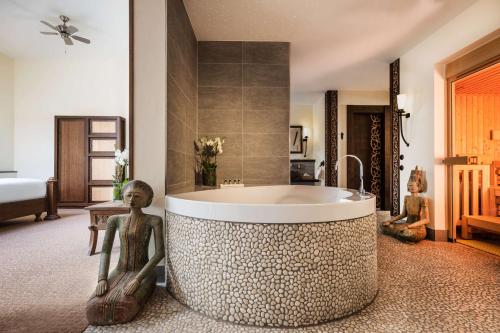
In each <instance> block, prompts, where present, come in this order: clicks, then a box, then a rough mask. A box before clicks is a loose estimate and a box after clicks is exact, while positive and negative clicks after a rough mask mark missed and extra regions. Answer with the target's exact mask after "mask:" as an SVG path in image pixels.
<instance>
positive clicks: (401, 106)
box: [397, 94, 408, 110]
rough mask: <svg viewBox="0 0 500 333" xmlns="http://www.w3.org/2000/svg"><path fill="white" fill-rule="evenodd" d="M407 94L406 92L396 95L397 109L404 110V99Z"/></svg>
mask: <svg viewBox="0 0 500 333" xmlns="http://www.w3.org/2000/svg"><path fill="white" fill-rule="evenodd" d="M407 97H408V96H407V95H406V94H399V95H398V96H397V99H398V109H399V110H405V109H406V106H407V105H406V100H407Z"/></svg>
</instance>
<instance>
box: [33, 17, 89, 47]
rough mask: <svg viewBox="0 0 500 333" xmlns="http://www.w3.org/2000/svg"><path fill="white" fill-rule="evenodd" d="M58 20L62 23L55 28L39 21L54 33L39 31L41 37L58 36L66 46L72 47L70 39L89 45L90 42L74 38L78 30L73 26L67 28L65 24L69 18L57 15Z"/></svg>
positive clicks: (81, 38)
mask: <svg viewBox="0 0 500 333" xmlns="http://www.w3.org/2000/svg"><path fill="white" fill-rule="evenodd" d="M59 19H60V20H61V21H62V22H63V24H59V25H57V26H54V25H52V24H50V23H48V22H46V21H44V20H40V22H41V23H42V24H45V25H46V26H48V27H49V28H51V29H52V30H55V31H56V32H47V31H40V33H41V34H42V35H59V36H61V38H62V39H63V40H64V43H65V44H66V45H73V41H72V40H71V39H74V40H76V41H78V42H81V43H85V44H90V40H89V39H87V38H84V37H80V36H74V34H75V33H76V32H78V28H76V27H75V26H73V25H70V26H67V25H66V23H68V22H69V20H70V19H69V17H67V16H65V15H59Z"/></svg>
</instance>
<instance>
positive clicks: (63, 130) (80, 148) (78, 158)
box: [57, 119, 87, 203]
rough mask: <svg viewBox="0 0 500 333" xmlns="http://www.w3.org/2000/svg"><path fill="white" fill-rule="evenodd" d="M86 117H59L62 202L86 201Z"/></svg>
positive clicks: (60, 198) (59, 172)
mask: <svg viewBox="0 0 500 333" xmlns="http://www.w3.org/2000/svg"><path fill="white" fill-rule="evenodd" d="M85 128H86V122H85V119H58V131H57V136H58V139H57V140H58V147H57V149H58V152H57V153H58V158H57V173H58V174H57V178H58V180H59V201H60V202H61V203H72V202H76V203H77V202H85V201H86V186H85V176H86V168H87V166H86V152H85V146H86V143H85V132H86V131H85Z"/></svg>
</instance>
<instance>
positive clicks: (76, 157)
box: [54, 116, 125, 207]
mask: <svg viewBox="0 0 500 333" xmlns="http://www.w3.org/2000/svg"><path fill="white" fill-rule="evenodd" d="M124 146H125V119H123V118H121V117H76V116H75V117H73V116H70V117H68V116H61V117H59V116H56V117H55V154H54V155H55V161H54V166H55V175H56V177H57V179H58V180H59V201H58V206H59V207H83V206H88V205H89V204H92V203H97V202H103V201H109V200H111V199H112V176H113V174H114V166H115V164H114V151H115V148H116V149H120V150H123V148H124Z"/></svg>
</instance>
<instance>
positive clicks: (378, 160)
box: [347, 105, 392, 210]
mask: <svg viewBox="0 0 500 333" xmlns="http://www.w3.org/2000/svg"><path fill="white" fill-rule="evenodd" d="M390 135H391V131H390V109H389V106H385V105H348V106H347V154H352V155H355V156H357V157H359V159H360V160H361V161H362V162H363V174H364V177H363V180H364V187H365V190H366V191H368V192H370V193H373V194H375V195H376V197H377V208H381V209H383V210H388V209H390V180H391V179H392V175H391V174H390V171H389V170H390V168H388V167H386V164H389V163H390V158H391V154H390V137H391V136H390ZM359 185H360V177H359V164H358V162H357V161H355V160H354V159H352V158H348V160H347V187H348V188H352V189H358V188H359Z"/></svg>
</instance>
